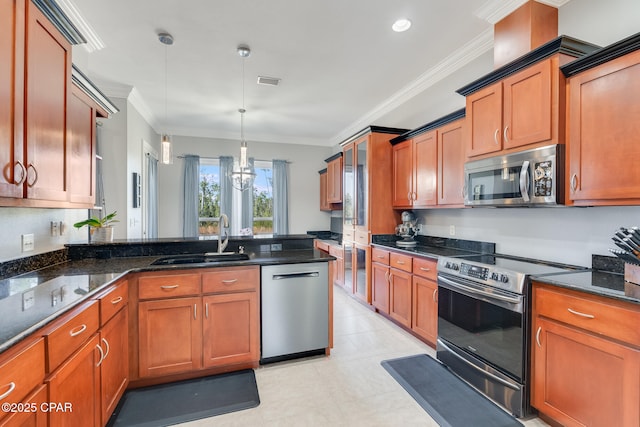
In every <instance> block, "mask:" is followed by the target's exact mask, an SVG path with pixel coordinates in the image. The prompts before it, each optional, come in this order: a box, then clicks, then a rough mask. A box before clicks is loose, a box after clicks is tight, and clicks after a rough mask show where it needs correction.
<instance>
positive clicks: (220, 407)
mask: <svg viewBox="0 0 640 427" xmlns="http://www.w3.org/2000/svg"><path fill="white" fill-rule="evenodd" d="M259 404H260V396H259V395H258V386H257V384H256V376H255V373H254V372H253V370H251V369H248V370H244V371H238V372H231V373H227V374H221V375H214V376H210V377H204V378H196V379H192V380H186V381H179V382H175V383H170V384H162V385H157V386H151V387H144V388H139V389H134V390H129V391H127V392H125V394H124V396H123V397H122V400H121V401H120V403H119V404H118V407H117V408H116V410H115V411H114V413H113V415H112V416H111V419H110V420H109V423H108V424H107V425H108V426H110V427H120V426H139V427H142V426H144V427H146V426H149V427H151V426H153V427H158V426H166V425H171V424H176V423H183V422H187V421H193V420H197V419H201V418H206V417H212V416H214V415H220V414H226V413H228V412H235V411H240V410H243V409H249V408H254V407H256V406H258V405H259Z"/></svg>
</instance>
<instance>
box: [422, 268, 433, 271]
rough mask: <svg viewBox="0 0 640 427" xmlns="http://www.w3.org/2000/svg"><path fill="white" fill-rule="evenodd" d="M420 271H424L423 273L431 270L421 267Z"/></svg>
mask: <svg viewBox="0 0 640 427" xmlns="http://www.w3.org/2000/svg"><path fill="white" fill-rule="evenodd" d="M420 270H422V271H431V269H430V268H427V267H420Z"/></svg>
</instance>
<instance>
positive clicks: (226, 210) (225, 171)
mask: <svg viewBox="0 0 640 427" xmlns="http://www.w3.org/2000/svg"><path fill="white" fill-rule="evenodd" d="M231 172H233V157H231V156H220V213H221V214H226V215H227V216H228V217H229V228H231V222H232V221H233V215H232V214H233V212H232V208H233V186H232V185H231Z"/></svg>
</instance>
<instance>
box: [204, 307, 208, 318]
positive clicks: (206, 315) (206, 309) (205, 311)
mask: <svg viewBox="0 0 640 427" xmlns="http://www.w3.org/2000/svg"><path fill="white" fill-rule="evenodd" d="M204 316H205V317H206V318H207V319H208V318H209V304H206V305H205V306H204Z"/></svg>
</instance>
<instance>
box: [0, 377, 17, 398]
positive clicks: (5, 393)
mask: <svg viewBox="0 0 640 427" xmlns="http://www.w3.org/2000/svg"><path fill="white" fill-rule="evenodd" d="M15 389H16V383H14V382H13V381H11V382H10V383H9V390H7V391H5V392H4V394H0V400H2V399H4V398H5V397H7V396H9V395H10V394H11V393H12V392H13V390H15Z"/></svg>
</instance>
